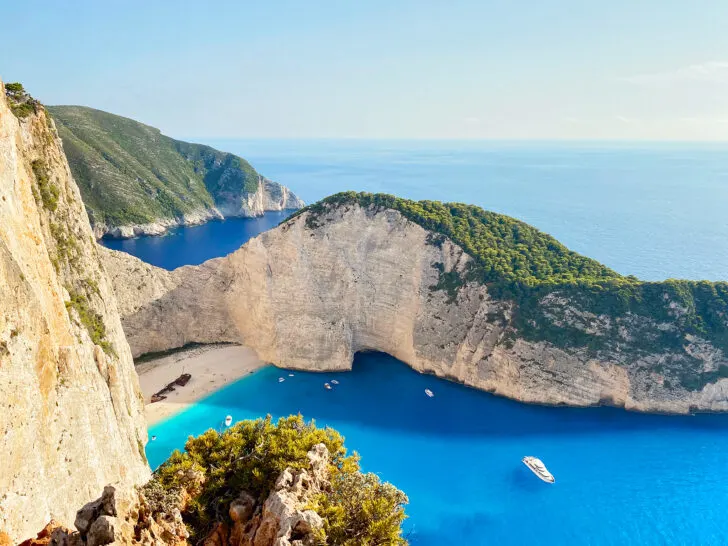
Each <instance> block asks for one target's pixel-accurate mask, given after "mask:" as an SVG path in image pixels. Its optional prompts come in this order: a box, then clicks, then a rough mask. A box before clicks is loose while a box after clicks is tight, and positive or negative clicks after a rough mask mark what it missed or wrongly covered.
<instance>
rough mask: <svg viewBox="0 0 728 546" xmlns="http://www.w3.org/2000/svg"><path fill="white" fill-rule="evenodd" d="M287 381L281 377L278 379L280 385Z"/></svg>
mask: <svg viewBox="0 0 728 546" xmlns="http://www.w3.org/2000/svg"><path fill="white" fill-rule="evenodd" d="M285 380H286V378H285V377H279V378H278V383H283V382H284V381H285Z"/></svg>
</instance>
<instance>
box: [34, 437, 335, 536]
mask: <svg viewBox="0 0 728 546" xmlns="http://www.w3.org/2000/svg"><path fill="white" fill-rule="evenodd" d="M308 460H309V467H308V468H307V469H300V470H294V469H292V468H286V469H285V470H284V471H283V472H282V473H281V475H280V476H279V477H278V479H277V480H276V483H275V486H274V488H273V490H272V491H271V492H270V494H269V495H268V497H267V498H266V499H265V501H264V502H262V503H258V502H257V501H256V499H255V498H253V497H252V496H251V495H249V494H248V493H246V492H245V491H241V492H240V493H239V495H238V497H237V498H236V499H235V500H233V501H232V502H231V503H230V506H229V507H228V516H229V520H225V521H222V519H223V518H222V517H221V520H220V521H218V522H217V523H216V524H215V525H214V526H213V527H212V529H211V530H210V532H209V534H207V536H206V537H203V540H202V542H201V543H202V544H204V545H205V546H313V545H314V544H318V543H319V542H316V541H315V538H316V532H317V530H319V529H321V528H322V527H323V520H322V519H321V517H320V516H319V515H318V514H317V513H316V512H315V511H314V510H311V509H308V508H307V506H308V505H309V504H310V502H311V501H312V500H313V497H314V495H316V494H317V493H319V492H321V491H323V490H324V489H325V488H326V487H327V485H328V481H329V469H328V467H329V463H330V459H329V452H328V450H327V449H326V446H325V445H324V444H317V445H315V446H314V447H313V448H312V449H311V451H309V453H308ZM191 472H192V471H191ZM203 479H204V477H203V476H201V475H199V476H194V477H193V479H192V480H191V481H192V482H197V483H199V480H203ZM189 494H190V492H188V491H178V492H174V491H167V490H163V489H162V488H161V486H160V485H159V484H158V483H157V482H155V481H154V480H152V481H151V482H149V483H148V484H147V485H145V486H144V487H142V488H124V489H117V488H114V487H112V486H107V487H105V488H104V491H103V494H102V495H101V497H99V498H98V499H96V500H94V501H91V502H89V503H87V504H86V505H84V506H83V507H82V508H81V509H80V510H78V512H77V513H76V518H75V521H74V527H75V529H76V530H75V531H72V530H70V529H68V528H66V527H64V526H62V525H59V524H58V523H57V522H55V521H51V522H50V523H48V524H47V525H46V526H45V527H44V528H43V530H42V531H41V532H40V533H38V535H37V537H36V538H35V539H29V540H28V541H26V542H25V543H24V544H23V546H45V545H48V546H84V545H85V546H103V545H106V544H114V545H119V546H121V545H124V546H137V545H138V546H186V545H187V544H189V542H188V539H189V538H190V534H189V532H188V530H187V527H186V526H185V523H184V520H183V516H182V513H183V512H184V510H185V507H186V503H187V502H188V500H189V498H190V497H189ZM198 543H199V542H198Z"/></svg>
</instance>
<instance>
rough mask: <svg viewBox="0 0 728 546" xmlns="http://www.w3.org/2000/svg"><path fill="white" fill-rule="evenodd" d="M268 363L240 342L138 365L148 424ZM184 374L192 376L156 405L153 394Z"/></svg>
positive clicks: (191, 350) (165, 357)
mask: <svg viewBox="0 0 728 546" xmlns="http://www.w3.org/2000/svg"><path fill="white" fill-rule="evenodd" d="M264 365H265V363H264V362H262V361H261V360H259V359H258V355H257V354H256V353H255V351H253V350H252V349H249V348H248V347H243V346H240V345H208V346H203V347H194V348H192V349H189V350H186V351H181V352H179V353H175V354H171V355H167V356H163V357H160V358H157V359H155V360H150V361H147V362H144V363H142V364H139V365H137V366H136V371H137V373H138V374H139V383H140V385H141V388H142V392H143V393H144V415H145V417H146V419H147V424H148V425H153V424H154V423H156V422H158V421H161V420H162V419H164V418H166V417H169V416H170V415H172V414H174V413H177V412H178V411H181V410H183V409H185V408H186V407H188V406H189V405H190V404H192V403H194V402H196V401H197V400H199V399H200V398H203V397H204V396H206V395H208V394H210V393H212V392H214V391H216V390H217V389H219V388H221V387H223V386H224V385H226V384H228V383H230V382H232V381H235V380H236V379H240V378H241V377H243V376H245V375H247V374H249V373H251V372H253V371H255V370H257V369H258V368H260V367H261V366H264ZM183 373H189V374H191V375H192V378H191V379H190V381H189V382H188V383H187V385H185V386H184V387H179V386H175V390H174V391H173V392H171V393H169V394H167V399H166V400H162V401H161V402H156V403H154V404H152V403H151V402H150V401H151V397H152V394H154V393H155V392H157V391H159V390H160V389H162V388H164V386H165V385H167V384H168V383H171V382H172V381H174V380H175V379H177V378H178V377H179V376H180V375H182V374H183Z"/></svg>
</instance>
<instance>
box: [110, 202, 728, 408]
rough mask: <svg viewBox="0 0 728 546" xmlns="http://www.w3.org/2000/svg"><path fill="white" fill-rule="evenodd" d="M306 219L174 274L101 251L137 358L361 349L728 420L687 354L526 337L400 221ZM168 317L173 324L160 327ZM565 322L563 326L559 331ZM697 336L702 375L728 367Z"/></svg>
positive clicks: (527, 387)
mask: <svg viewBox="0 0 728 546" xmlns="http://www.w3.org/2000/svg"><path fill="white" fill-rule="evenodd" d="M309 215H310V212H305V213H303V214H302V215H300V216H298V217H296V218H294V219H292V220H290V221H288V222H286V223H285V224H283V225H281V226H279V227H278V228H276V229H274V230H271V231H269V232H267V233H264V234H262V235H260V236H258V237H256V238H255V239H252V240H251V241H249V242H248V243H247V244H246V245H244V246H243V247H242V248H240V249H239V250H238V251H236V252H235V253H233V254H231V255H230V256H228V257H226V258H219V259H216V260H210V261H209V262H206V263H205V264H202V265H201V266H198V267H183V268H180V269H177V270H175V271H173V272H167V271H163V270H159V269H157V268H154V267H151V266H147V265H143V264H141V262H139V261H138V260H136V259H134V258H130V257H128V256H126V255H121V254H119V253H114V252H112V251H105V252H104V259H105V260H106V261H107V264H108V265H107V267H108V269H109V270H113V271H115V278H114V280H113V282H114V286H115V290H116V292H117V294H118V296H119V300H120V301H122V302H125V303H124V304H123V305H124V308H123V309H122V323H123V325H124V329H125V331H126V334H127V337H128V339H129V343H130V345H131V347H132V351H133V353H134V354H135V355H138V354H142V353H145V352H149V351H159V350H164V349H168V348H171V347H176V346H180V345H182V344H184V343H190V342H201V343H206V342H214V341H237V342H240V343H244V344H245V345H248V346H250V347H252V348H254V349H255V350H256V351H257V352H258V354H259V356H260V358H261V359H263V360H266V361H269V362H271V363H273V364H276V365H278V366H283V367H289V368H299V369H306V370H321V371H323V370H343V369H349V368H350V367H351V364H352V360H353V357H354V354H355V353H356V352H357V351H366V350H373V351H382V352H385V353H388V354H390V355H392V356H394V357H396V358H398V359H400V360H402V361H403V362H405V363H407V364H408V365H410V366H411V367H412V368H414V369H415V370H417V371H420V372H424V373H431V374H435V375H437V376H440V377H444V378H448V379H451V380H453V381H458V382H461V383H464V384H466V385H470V386H473V387H476V388H479V389H482V390H486V391H489V392H493V393H496V394H499V395H502V396H507V397H510V398H514V399H517V400H521V401H525V402H532V403H543V404H567V405H574V406H589V405H597V404H611V405H617V406H623V407H625V408H627V409H634V410H640V411H655V412H671V413H685V412H688V411H691V410H709V411H726V410H728V397H727V396H726V395H727V394H728V380H725V379H722V380H719V381H718V382H717V383H713V384H708V385H707V386H705V387H704V388H702V389H701V390H695V391H691V390H686V389H685V388H682V387H681V386H680V385H671V384H669V382H667V381H666V380H665V377H663V376H662V375H661V373H660V370H661V365H663V364H665V363H671V365H677V364H680V365H686V366H687V365H693V366H695V365H696V364H695V363H693V362H692V361H691V362H687V361H686V360H685V359H686V356H685V354H682V353H680V354H678V353H671V352H670V350H669V349H665V350H664V352H662V353H659V354H646V355H642V356H639V357H634V356H630V355H628V354H627V353H625V352H621V351H620V348H619V344H617V348H616V349H614V350H612V351H611V352H608V351H604V352H603V353H601V354H600V355H599V356H598V357H595V356H593V353H590V352H588V351H587V350H586V348H584V349H579V348H576V349H569V350H568V351H567V350H564V349H561V348H559V347H557V346H555V345H553V344H551V343H549V342H547V341H537V342H536V341H528V340H527V339H525V338H523V337H522V336H520V335H519V332H518V330H517V329H515V326H514V321H513V317H514V314H515V313H516V312H517V309H515V308H514V304H513V303H511V302H509V301H502V300H495V299H493V298H492V297H491V296H490V295H489V293H488V290H487V288H486V287H485V286H483V285H480V284H477V283H466V284H465V285H464V286H462V287H461V288H460V289H459V290H458V292H457V294H456V296H455V297H454V298H453V297H451V296H450V295H449V294H448V293H447V292H446V291H444V290H440V289H435V285H436V284H437V283H438V280H439V278H440V269H442V270H444V271H445V272H449V271H460V272H462V271H464V270H465V268H466V266H467V264H468V262H470V261H471V258H470V257H469V256H468V255H467V254H465V253H464V252H463V250H462V249H461V248H460V247H458V246H457V245H454V244H453V243H451V242H450V241H449V240H446V239H445V240H444V241H443V240H438V241H437V242H435V240H434V239H433V237H432V234H431V233H429V232H427V231H426V230H424V229H423V228H422V227H420V226H419V225H417V224H415V223H413V222H410V221H409V220H407V219H406V218H404V217H403V216H402V215H400V214H399V213H398V212H396V211H392V210H379V211H375V210H373V209H363V208H361V207H359V206H358V205H346V206H340V207H338V208H334V209H330V210H329V211H328V212H326V213H324V214H323V215H320V216H318V217H316V218H315V219H311V220H312V221H311V222H309V225H308V226H307V219H308V218H309ZM542 305H543V309H544V316H545V317H546V319H547V320H550V321H551V322H552V324H553V325H554V326H557V327H563V326H564V325H568V326H569V327H572V328H579V329H582V330H583V331H584V332H589V333H590V335H595V336H596V335H603V330H604V325H605V321H607V320H608V318H607V317H598V316H594V315H590V314H589V313H586V312H584V311H582V310H580V309H579V308H578V306H576V305H575V304H573V303H572V302H570V301H569V300H568V299H566V298H559V297H558V296H553V297H550V298H549V299H548V300H545V301H543V302H542ZM162 317H163V320H162ZM559 325H561V326H559ZM618 326H619V329H620V332H621V335H622V336H623V337H624V340H623V341H626V340H628V338H629V336H630V335H633V334H634V335H640V336H645V335H651V334H652V333H654V332H655V331H658V330H660V329H661V328H665V327H670V325H661V324H657V323H655V322H654V321H652V320H651V319H649V318H647V317H636V316H627V317H625V318H621V319H619V325H618ZM705 343H706V342H704V341H702V340H696V341H695V342H694V343H693V345H694V346H695V350H694V354H693V355H692V356H691V357H690V358H691V359H695V360H696V361H699V364H698V367H701V368H702V369H703V370H704V371H710V370H716V369H718V366H720V365H721V364H728V359H726V356H725V355H724V354H723V353H722V352H721V351H720V350H719V349H717V348H715V347H712V346H710V344H707V345H708V346H705Z"/></svg>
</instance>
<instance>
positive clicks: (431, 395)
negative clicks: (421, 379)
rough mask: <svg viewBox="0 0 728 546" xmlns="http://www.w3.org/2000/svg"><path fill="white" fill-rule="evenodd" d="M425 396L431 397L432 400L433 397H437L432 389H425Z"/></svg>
mask: <svg viewBox="0 0 728 546" xmlns="http://www.w3.org/2000/svg"><path fill="white" fill-rule="evenodd" d="M425 394H426V395H427V396H429V397H430V398H432V397H433V396H435V393H434V392H432V391H431V390H430V389H425Z"/></svg>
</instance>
